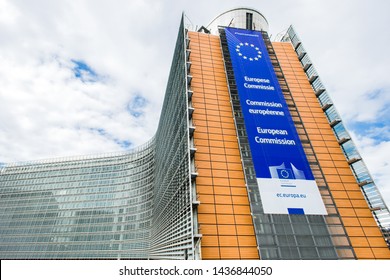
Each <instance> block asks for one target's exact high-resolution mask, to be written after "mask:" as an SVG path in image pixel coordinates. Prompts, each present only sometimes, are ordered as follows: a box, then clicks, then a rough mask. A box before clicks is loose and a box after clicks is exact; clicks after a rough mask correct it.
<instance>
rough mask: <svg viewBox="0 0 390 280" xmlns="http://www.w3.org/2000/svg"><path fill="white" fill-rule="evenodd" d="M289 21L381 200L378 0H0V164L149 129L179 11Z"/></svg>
mask: <svg viewBox="0 0 390 280" xmlns="http://www.w3.org/2000/svg"><path fill="white" fill-rule="evenodd" d="M238 6H249V7H253V8H256V9H258V10H259V11H260V12H262V13H263V14H264V15H265V17H266V18H267V19H268V21H269V23H270V34H272V37H273V38H275V37H276V35H277V34H278V33H280V32H283V31H285V30H286V29H287V28H288V26H289V25H290V24H293V25H294V27H295V29H296V31H297V32H298V34H299V36H300V38H301V39H302V41H303V43H304V46H305V48H306V50H307V51H308V53H309V55H310V57H311V59H312V61H313V62H314V64H315V67H316V69H317V71H318V72H319V74H320V75H321V79H322V81H323V83H324V84H325V86H326V87H327V88H328V91H329V93H330V95H331V97H332V99H333V101H334V102H335V104H336V107H337V110H338V111H339V113H340V115H341V116H342V118H343V120H344V123H345V124H346V126H347V127H348V128H349V129H350V132H351V135H352V136H353V139H354V140H355V142H356V144H357V146H358V147H359V151H360V153H361V154H362V156H363V158H364V159H365V162H366V165H367V166H368V168H369V170H370V172H371V174H372V175H373V177H374V178H375V180H376V183H377V185H378V186H379V187H380V189H381V191H382V194H383V196H384V197H385V199H386V201H387V204H388V205H390V129H389V128H390V109H389V108H390V106H389V105H390V77H389V75H390V74H389V73H390V69H389V68H390V66H389V65H390V56H389V55H388V50H387V49H388V46H389V45H390V36H388V30H387V29H388V27H389V26H390V17H389V16H388V11H389V10H390V2H389V1H387V0H371V1H356V0H344V1H339V0H337V1H336V0H327V1H325V0H318V1H317V0H296V1H291V0H275V1H266V0H254V1H250V0H247V1H245V0H224V1H210V0H197V1H187V0H184V1H183V0H181V1H179V0H168V1H158V0H131V1H130V0H78V1H72V0H62V1H53V0H34V1H29V0H0V163H9V162H17V161H26V160H36V159H45V158H52V157H63V156H73V155H84V154H94V153H106V152H115V151H123V150H127V149H131V148H133V147H135V146H138V145H140V144H142V143H144V142H145V141H147V140H148V139H150V138H151V137H152V136H153V135H154V133H155V131H156V128H157V123H158V118H159V115H160V110H161V105H162V101H163V96H164V91H165V85H166V81H167V76H168V72H169V68H170V62H171V59H172V54H173V47H174V44H175V39H176V35H177V30H178V25H179V21H180V17H181V13H182V12H183V11H184V12H185V13H186V16H187V18H188V20H189V22H191V23H192V26H191V28H196V27H197V26H198V27H199V26H201V25H207V24H208V23H209V21H210V20H211V19H213V18H214V17H215V16H216V15H218V14H219V13H221V12H223V11H225V10H227V9H230V8H233V7H238Z"/></svg>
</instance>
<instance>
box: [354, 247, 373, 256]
mask: <svg viewBox="0 0 390 280" xmlns="http://www.w3.org/2000/svg"><path fill="white" fill-rule="evenodd" d="M354 250H355V254H356V257H357V258H358V259H374V258H375V256H374V254H373V252H372V251H371V249H370V248H354Z"/></svg>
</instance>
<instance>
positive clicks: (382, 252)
mask: <svg viewBox="0 0 390 280" xmlns="http://www.w3.org/2000/svg"><path fill="white" fill-rule="evenodd" d="M372 252H373V253H374V256H375V258H377V259H387V260H388V259H390V250H389V248H372Z"/></svg>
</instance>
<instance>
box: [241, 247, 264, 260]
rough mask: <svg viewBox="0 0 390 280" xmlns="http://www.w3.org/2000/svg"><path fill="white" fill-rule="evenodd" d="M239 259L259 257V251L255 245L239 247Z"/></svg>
mask: <svg viewBox="0 0 390 280" xmlns="http://www.w3.org/2000/svg"><path fill="white" fill-rule="evenodd" d="M239 250H240V256H241V259H259V251H258V250H257V247H256V246H253V247H239Z"/></svg>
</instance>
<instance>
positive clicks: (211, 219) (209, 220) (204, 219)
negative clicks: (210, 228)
mask: <svg viewBox="0 0 390 280" xmlns="http://www.w3.org/2000/svg"><path fill="white" fill-rule="evenodd" d="M198 220H199V222H200V223H202V224H215V223H216V222H217V216H216V215H214V214H198Z"/></svg>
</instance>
